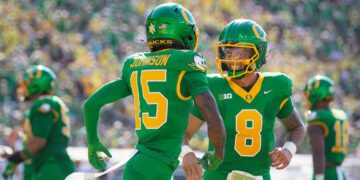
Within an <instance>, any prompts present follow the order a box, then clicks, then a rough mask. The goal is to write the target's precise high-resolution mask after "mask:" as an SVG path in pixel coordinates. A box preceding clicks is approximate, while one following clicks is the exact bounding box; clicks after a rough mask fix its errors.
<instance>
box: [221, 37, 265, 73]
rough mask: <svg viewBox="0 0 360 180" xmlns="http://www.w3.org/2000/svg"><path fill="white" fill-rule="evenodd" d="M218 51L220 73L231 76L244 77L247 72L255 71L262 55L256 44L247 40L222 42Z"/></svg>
mask: <svg viewBox="0 0 360 180" xmlns="http://www.w3.org/2000/svg"><path fill="white" fill-rule="evenodd" d="M216 52H217V54H216V66H217V70H218V71H219V73H220V75H222V76H225V77H229V78H242V77H244V75H245V74H247V73H252V72H254V71H255V69H256V61H257V60H258V59H259V57H260V54H259V51H258V50H257V48H256V47H255V45H254V44H252V43H245V42H240V43H236V44H231V43H228V44H223V43H221V42H220V43H218V45H217V51H216ZM224 72H226V74H225V73H224Z"/></svg>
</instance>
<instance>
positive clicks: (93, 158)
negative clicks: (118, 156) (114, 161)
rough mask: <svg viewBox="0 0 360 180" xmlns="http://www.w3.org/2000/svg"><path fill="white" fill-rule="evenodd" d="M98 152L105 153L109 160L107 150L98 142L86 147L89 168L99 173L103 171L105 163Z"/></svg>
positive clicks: (109, 155) (109, 154)
mask: <svg viewBox="0 0 360 180" xmlns="http://www.w3.org/2000/svg"><path fill="white" fill-rule="evenodd" d="M100 152H103V153H105V154H106V156H107V157H109V158H111V157H112V156H111V153H110V152H109V150H108V149H106V147H105V146H104V145H102V144H101V143H100V142H98V143H94V144H89V145H88V158H89V162H90V164H91V166H92V167H94V168H95V169H97V170H99V171H105V170H106V163H105V161H104V159H103V157H102V156H100V155H99V153H100Z"/></svg>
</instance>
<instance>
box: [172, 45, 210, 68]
mask: <svg viewBox="0 0 360 180" xmlns="http://www.w3.org/2000/svg"><path fill="white" fill-rule="evenodd" d="M170 53H171V62H169V64H168V67H169V69H175V70H182V71H187V72H194V71H201V72H206V61H205V59H204V58H203V57H202V56H201V55H200V54H199V53H197V52H195V51H192V50H172V51H171V52H170Z"/></svg>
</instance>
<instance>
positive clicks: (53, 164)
mask: <svg viewBox="0 0 360 180" xmlns="http://www.w3.org/2000/svg"><path fill="white" fill-rule="evenodd" d="M72 172H74V163H73V162H72V161H69V160H59V161H56V160H55V159H54V158H53V157H49V158H47V159H46V160H45V161H44V163H43V164H42V165H41V166H40V168H39V170H38V171H37V172H34V173H33V176H32V179H33V180H49V179H50V180H64V179H65V177H66V176H68V175H69V174H71V173H72Z"/></svg>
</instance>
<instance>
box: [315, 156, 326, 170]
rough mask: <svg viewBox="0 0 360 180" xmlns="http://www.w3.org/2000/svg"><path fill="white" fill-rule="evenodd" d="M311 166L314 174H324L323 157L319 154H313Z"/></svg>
mask: <svg viewBox="0 0 360 180" xmlns="http://www.w3.org/2000/svg"><path fill="white" fill-rule="evenodd" d="M313 164H314V171H315V174H324V169H325V157H324V154H323V153H321V152H313Z"/></svg>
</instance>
